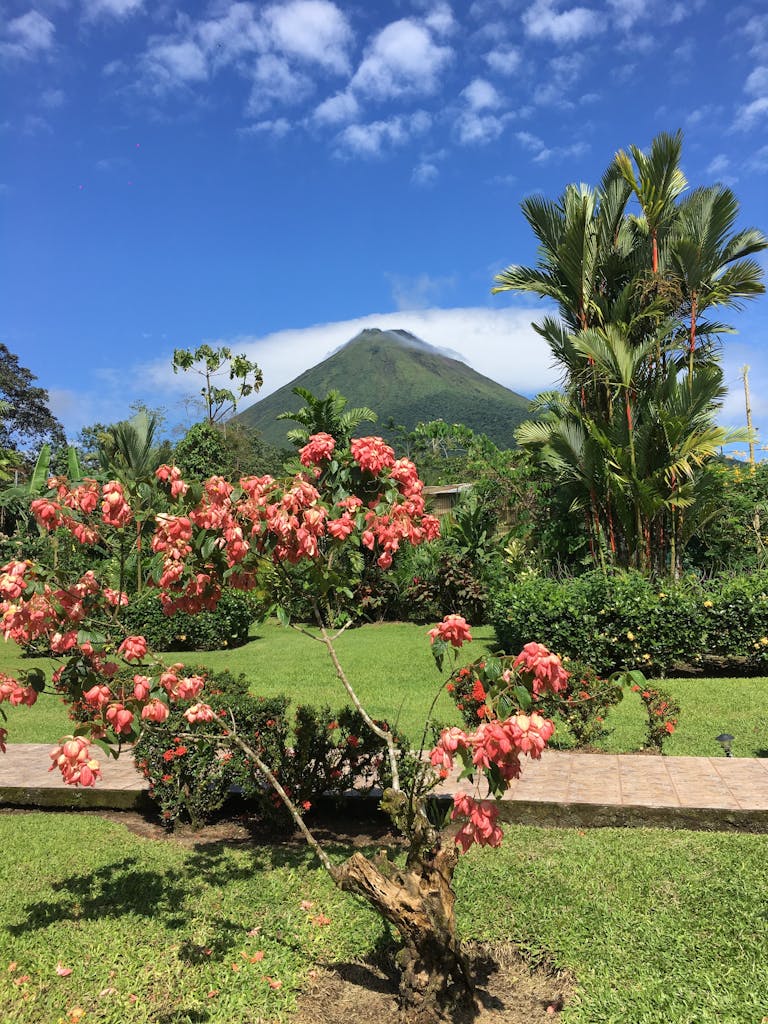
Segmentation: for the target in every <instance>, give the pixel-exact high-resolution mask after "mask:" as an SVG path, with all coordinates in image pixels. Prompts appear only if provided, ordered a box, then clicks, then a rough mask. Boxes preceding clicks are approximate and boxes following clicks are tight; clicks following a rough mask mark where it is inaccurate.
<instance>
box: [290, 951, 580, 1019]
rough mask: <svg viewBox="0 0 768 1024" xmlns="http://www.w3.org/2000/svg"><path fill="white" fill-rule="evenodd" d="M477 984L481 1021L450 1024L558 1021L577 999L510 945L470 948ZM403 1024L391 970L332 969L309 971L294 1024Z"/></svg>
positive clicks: (369, 965)
mask: <svg viewBox="0 0 768 1024" xmlns="http://www.w3.org/2000/svg"><path fill="white" fill-rule="evenodd" d="M467 952H468V954H469V956H470V958H471V961H472V964H473V968H474V972H475V977H476V978H477V981H478V989H477V995H478V1001H479V1003H480V1010H479V1012H478V1013H477V1015H472V1014H469V1013H467V1012H466V1011H464V1012H460V1013H459V1014H458V1015H457V1016H455V1017H453V1018H452V1020H451V1024H536V1022H537V1021H541V1022H544V1021H552V1020H557V1018H558V1017H559V1015H560V1011H561V1010H562V1009H563V1007H564V1006H565V1005H566V1003H567V1002H568V1000H569V999H570V998H571V997H572V996H573V992H574V989H575V985H574V982H573V979H572V978H570V977H569V976H568V975H566V974H564V973H558V972H554V971H552V970H550V969H548V968H547V967H546V966H539V967H531V965H530V964H529V963H527V962H526V961H525V959H524V958H523V957H522V956H521V955H520V953H519V952H518V950H517V948H516V947H515V946H513V945H511V944H501V945H494V946H489V945H482V944H476V943H473V944H472V945H469V946H468V947H467ZM318 1021H323V1024H353V1022H357V1021H376V1024H404V1022H403V1018H402V1017H401V1015H400V1012H399V1009H398V1005H397V980H396V973H395V971H394V970H393V966H392V965H391V964H386V963H385V964H383V965H382V964H377V963H373V962H364V963H346V964H329V965H326V966H324V967H322V968H316V969H315V970H314V971H310V976H309V979H308V982H307V986H306V988H305V990H304V993H303V994H302V996H301V998H300V1000H299V1007H298V1011H297V1013H296V1015H295V1016H293V1017H292V1018H291V1024H317V1022H318Z"/></svg>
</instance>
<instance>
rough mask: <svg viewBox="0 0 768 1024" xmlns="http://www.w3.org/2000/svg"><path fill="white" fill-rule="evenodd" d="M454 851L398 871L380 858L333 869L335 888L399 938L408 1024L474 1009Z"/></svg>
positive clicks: (432, 853)
mask: <svg viewBox="0 0 768 1024" xmlns="http://www.w3.org/2000/svg"><path fill="white" fill-rule="evenodd" d="M457 863H458V851H457V849H456V847H455V846H453V845H451V846H450V847H447V848H446V847H443V846H441V845H440V844H439V842H438V843H437V844H436V845H435V846H434V847H433V848H432V849H430V850H421V851H420V852H419V855H418V857H417V858H411V859H409V864H408V865H407V866H406V867H405V868H404V869H400V868H398V867H397V865H396V864H394V863H393V862H392V861H390V860H389V859H388V858H387V857H386V856H385V855H384V854H380V855H379V856H377V857H376V858H374V859H373V860H368V858H366V857H364V856H363V855H362V854H361V853H355V854H353V855H352V856H351V857H350V858H349V859H348V860H346V861H344V863H343V864H341V865H339V866H338V867H335V868H334V869H333V874H334V879H335V881H336V884H337V885H338V886H339V887H340V888H341V889H344V890H347V891H348V892H353V893H356V894H357V895H358V896H361V897H362V898H363V899H365V900H366V901H367V902H368V903H370V904H371V905H372V906H373V907H375V908H376V910H377V911H378V912H379V913H380V914H381V915H382V916H383V917H385V918H386V919H387V920H388V921H389V922H390V923H391V924H392V925H394V927H395V928H396V929H397V930H398V932H399V933H400V935H401V937H402V939H403V943H404V945H403V949H402V950H401V951H400V953H399V954H398V958H397V959H398V964H399V966H400V969H401V978H400V1004H401V1008H402V1011H403V1017H404V1019H405V1020H407V1021H408V1022H409V1024H434V1022H437V1021H443V1020H446V1019H450V1017H449V1016H448V1015H449V1014H450V1011H451V1010H453V1009H456V1008H458V1007H464V1008H466V1010H471V1008H472V1007H473V1006H474V1005H475V1002H474V986H473V985H472V980H471V977H470V974H469V970H468V967H467V964H466V961H465V958H464V957H463V955H462V953H461V949H460V945H459V940H458V938H457V935H456V917H455V913H454V901H455V895H454V892H453V885H452V883H453V873H454V871H455V870H456V864H457Z"/></svg>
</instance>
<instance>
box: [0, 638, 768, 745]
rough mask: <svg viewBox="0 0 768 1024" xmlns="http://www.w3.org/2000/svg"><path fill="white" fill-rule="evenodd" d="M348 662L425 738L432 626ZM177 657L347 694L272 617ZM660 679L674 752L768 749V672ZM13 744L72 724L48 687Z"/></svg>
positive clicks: (620, 725)
mask: <svg viewBox="0 0 768 1024" xmlns="http://www.w3.org/2000/svg"><path fill="white" fill-rule="evenodd" d="M474 636H475V640H474V642H473V643H472V644H471V645H470V646H469V647H468V648H464V649H463V650H462V655H461V656H462V660H466V661H470V660H472V659H473V658H477V657H480V656H481V655H482V654H484V653H486V651H487V650H488V648H492V647H493V643H494V637H493V632H492V630H490V629H482V628H481V629H476V630H475V631H474ZM337 646H338V651H339V657H340V659H341V662H342V664H343V666H344V668H345V670H346V672H347V674H348V675H349V678H350V680H352V682H353V683H354V685H355V687H356V688H357V690H358V693H359V695H360V697H361V699H362V700H363V703H364V704H365V705H366V707H367V708H368V709H369V711H370V712H371V713H372V714H373V715H374V717H378V718H389V719H390V720H393V719H396V720H397V722H398V723H399V725H400V728H401V729H402V730H403V731H404V732H405V733H406V735H407V736H409V738H410V739H411V741H412V742H414V743H416V742H418V741H419V740H420V738H421V731H422V728H423V723H424V717H425V715H426V713H427V711H428V709H429V706H430V704H431V702H432V700H433V698H434V696H435V694H436V693H437V692H438V688H439V685H440V677H439V676H438V674H437V672H436V671H435V667H434V663H433V661H432V657H431V654H430V650H429V644H428V643H427V641H426V628H425V627H423V626H414V625H411V624H405V623H382V624H375V625H369V626H364V627H362V628H361V629H353V630H349V631H347V632H345V633H344V634H343V635H342V636H341V637H340V638H339V640H338V644H337ZM165 657H166V659H167V660H168V661H169V662H172V661H175V660H183V661H185V662H187V663H192V664H200V665H203V666H205V667H207V668H209V669H223V668H227V669H229V670H230V671H231V672H234V673H239V672H244V673H245V674H246V675H247V676H248V678H249V679H250V680H251V688H252V690H253V691H254V692H255V693H259V694H262V695H264V696H271V695H274V694H276V693H287V694H288V695H289V696H290V697H291V699H292V700H293V702H294V703H295V704H298V703H313V704H330V705H331V706H332V707H336V706H338V705H339V704H341V703H342V699H343V697H344V694H343V691H342V689H341V686H340V684H339V682H338V680H337V679H336V676H335V674H334V670H333V666H332V665H331V662H330V659H329V658H328V655H327V653H326V651H325V649H324V647H323V646H322V645H321V644H319V643H313V642H312V641H310V640H309V639H308V638H307V637H305V636H302V635H301V634H299V633H297V632H296V631H295V630H287V629H284V628H282V627H281V626H279V625H278V624H277V623H276V622H267V623H264V624H263V625H262V626H259V627H258V629H257V630H256V631H255V632H254V633H253V639H252V640H251V641H250V642H249V643H248V644H246V645H245V646H243V647H240V648H237V649H235V650H231V651H213V652H208V653H198V654H190V653H178V654H173V653H170V654H167V655H165ZM35 664H40V665H41V666H42V667H43V668H45V669H46V671H47V672H48V673H49V674H50V670H51V666H52V665H53V664H54V663H53V662H52V661H50V660H49V659H27V658H22V657H21V656H20V654H19V651H18V649H17V648H15V647H14V645H13V644H5V645H0V672H6V673H8V674H11V675H13V674H14V672H17V671H19V670H20V669H22V668H24V667H31V666H32V665H35ZM661 685H662V686H663V687H664V688H666V689H668V690H669V691H670V692H671V693H672V695H673V696H674V697H676V698H677V699H678V700H679V702H680V704H681V708H682V711H681V715H680V724H679V728H678V730H677V732H676V733H675V734H674V736H673V737H672V739H671V741H670V742H669V745H668V748H667V750H668V753H670V754H689V755H699V756H703V755H708V756H718V755H719V754H721V750H720V748H719V746H718V744H717V743H716V742H715V739H714V738H715V736H717V735H718V734H719V733H721V732H729V733H731V734H732V735H733V736H735V737H736V742H735V743H734V754H735V755H736V756H737V757H757V756H765V755H766V752H767V751H768V679H765V678H758V679H672V680H666V681H664V682H662V683H661ZM435 714H436V717H437V718H438V719H439V720H441V721H444V722H447V723H456V724H458V722H459V717H458V714H457V712H456V710H455V708H454V707H453V704H452V702H451V701H450V700H449V698H448V697H447V695H446V694H445V693H442V694H441V695H440V697H439V699H438V702H437V705H436V709H435ZM9 720H10V726H9V730H10V739H11V742H17V743H24V742H26V743H31V742H49V741H52V740H55V739H58V737H59V736H60V735H62V734H63V733H66V732H68V731H69V724H68V720H67V718H66V710H65V708H64V707H63V706H62V704H61V702H60V699H59V698H58V697H56V696H55V695H53V694H43V695H42V697H41V699H40V700H39V701H38V703H37V705H36V706H35V707H34V708H32V709H28V708H20V709H10V710H9ZM643 722H644V713H643V710H642V708H641V705H640V700H639V698H638V697H636V696H635V695H633V694H630V693H628V694H627V695H626V697H625V699H624V701H623V702H622V703H621V704H620V705H619V706H618V707H617V708H615V709H613V710H612V711H611V712H610V715H609V717H608V720H607V725H608V727H609V728H610V729H611V730H612V732H611V735H610V736H609V737H608V739H607V741H606V742H605V744H604V746H605V748H606V749H607V750H610V751H612V752H614V753H616V752H627V751H631V750H637V749H639V748H640V747H641V745H642V741H643V733H644V727H643Z"/></svg>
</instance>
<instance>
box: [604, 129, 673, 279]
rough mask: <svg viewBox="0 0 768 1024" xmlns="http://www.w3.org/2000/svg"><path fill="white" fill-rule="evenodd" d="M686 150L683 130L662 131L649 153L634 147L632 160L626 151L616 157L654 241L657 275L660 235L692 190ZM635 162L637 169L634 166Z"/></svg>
mask: <svg viewBox="0 0 768 1024" xmlns="http://www.w3.org/2000/svg"><path fill="white" fill-rule="evenodd" d="M682 148H683V133H682V132H681V131H677V132H675V134H674V135H669V134H668V133H667V132H661V133H660V134H659V135H657V136H656V138H655V139H654V140H653V141H652V142H651V148H650V151H649V152H648V153H644V152H643V151H642V150H641V149H639V148H638V147H637V146H630V147H629V152H630V153H631V154H632V159H630V157H629V155H628V154H627V153H625V152H624V150H619V152H618V153H617V154H616V158H615V162H616V167H617V168H618V171H619V173H620V174H621V176H622V177H623V178H624V180H625V181H626V182H627V184H628V185H629V187H630V188H631V189H632V192H633V193H634V194H635V196H636V198H637V201H638V203H639V204H640V209H641V210H642V221H641V222H640V225H641V226H642V227H644V228H646V229H647V231H648V237H649V238H650V242H651V269H652V270H653V273H654V274H657V273H658V271H659V240H660V236H661V235H662V234H663V233H665V231H667V230H668V229H669V228H670V226H671V225H672V223H673V222H674V220H675V218H676V215H677V206H676V202H677V199H678V197H679V196H680V195H681V194H682V193H683V192H684V191H685V189H686V188H687V187H688V181H687V179H686V177H685V175H684V174H683V172H682V170H681V168H680V156H681V153H682ZM632 160H634V162H635V167H633V166H632ZM635 168H637V173H635ZM643 222H644V223H643Z"/></svg>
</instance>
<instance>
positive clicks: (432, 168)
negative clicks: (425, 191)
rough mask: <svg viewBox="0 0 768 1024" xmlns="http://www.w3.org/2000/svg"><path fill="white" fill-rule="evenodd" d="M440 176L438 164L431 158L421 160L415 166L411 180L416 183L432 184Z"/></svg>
mask: <svg viewBox="0 0 768 1024" xmlns="http://www.w3.org/2000/svg"><path fill="white" fill-rule="evenodd" d="M439 176H440V170H439V168H438V166H437V164H435V163H433V162H432V161H431V160H420V161H419V163H417V164H416V166H415V167H414V168H413V173H412V174H411V181H412V182H413V184H414V185H431V184H432V183H433V182H434V181H437V179H438V178H439Z"/></svg>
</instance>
